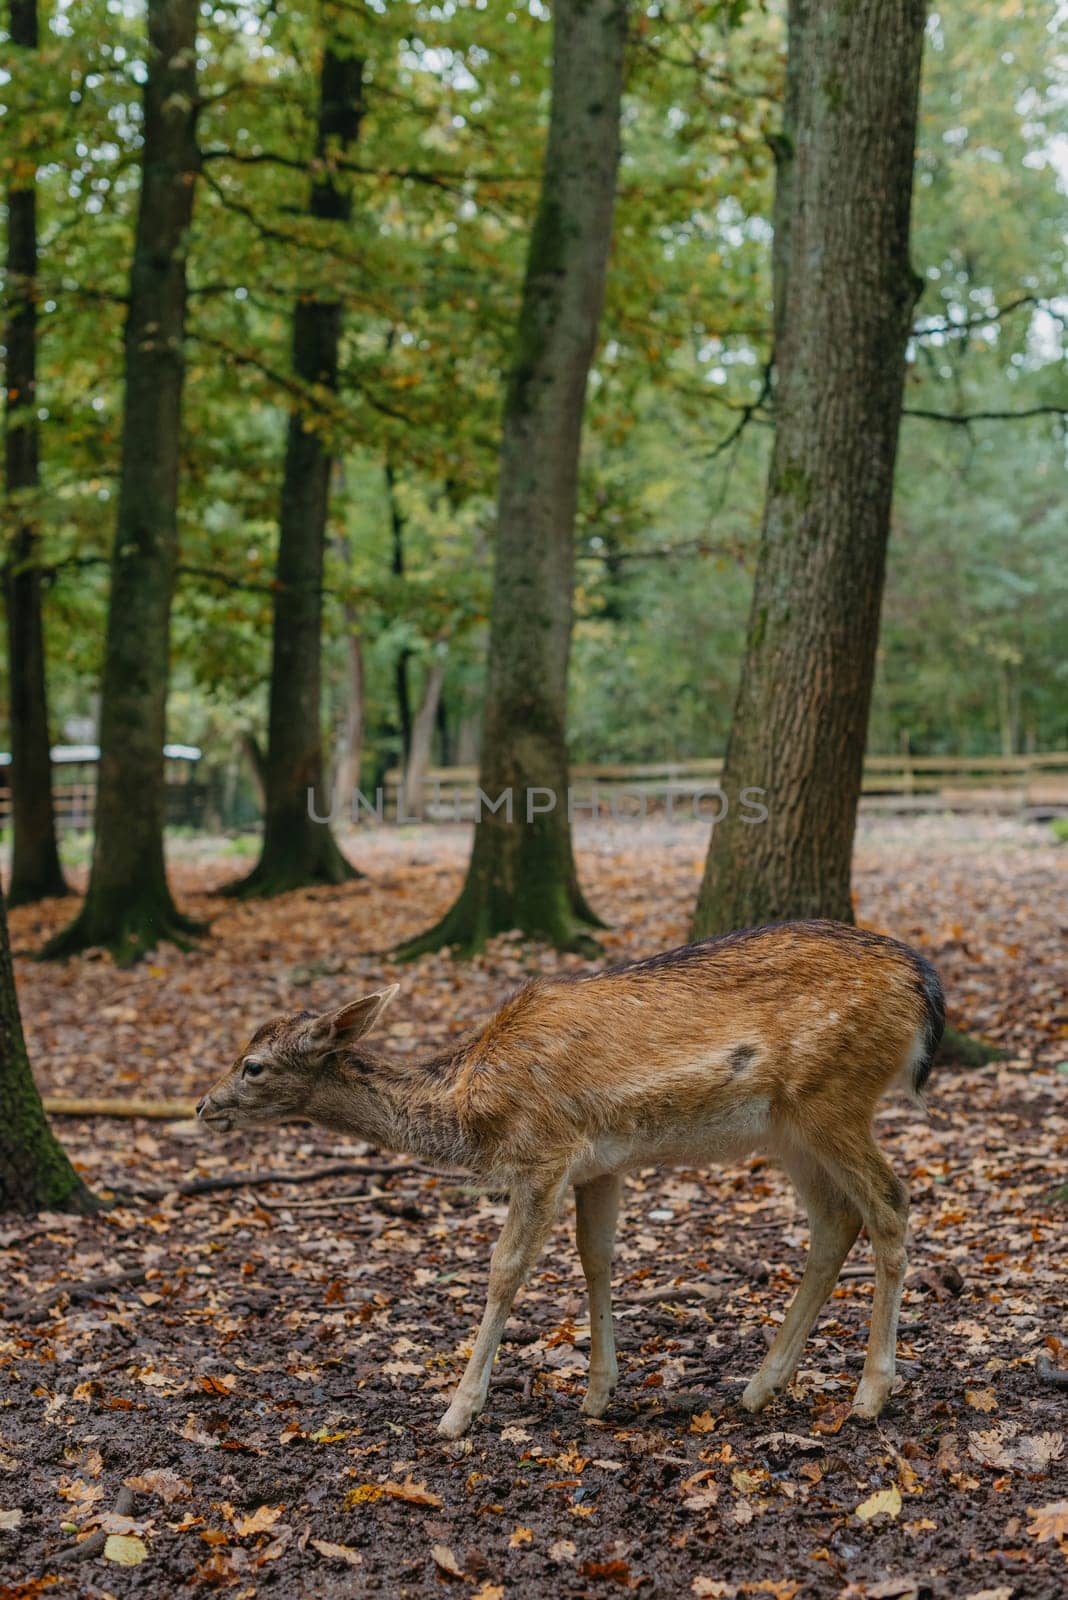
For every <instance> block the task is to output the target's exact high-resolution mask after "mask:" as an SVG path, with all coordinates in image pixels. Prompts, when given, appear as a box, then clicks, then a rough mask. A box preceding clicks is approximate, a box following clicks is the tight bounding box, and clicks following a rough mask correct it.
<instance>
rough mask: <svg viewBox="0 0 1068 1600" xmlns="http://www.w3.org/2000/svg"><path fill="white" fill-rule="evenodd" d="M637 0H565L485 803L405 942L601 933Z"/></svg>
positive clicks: (516, 421)
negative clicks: (625, 175) (575, 694)
mask: <svg viewBox="0 0 1068 1600" xmlns="http://www.w3.org/2000/svg"><path fill="white" fill-rule="evenodd" d="M626 20H627V17H626V4H625V0H558V4H557V5H556V8H555V24H554V36H553V70H552V110H551V113H550V119H549V141H548V148H547V150H546V154H545V167H544V173H543V177H542V188H541V196H540V199H539V203H538V212H537V216H536V218H535V222H534V228H533V232H532V235H531V240H530V247H529V253H528V256H527V265H526V276H525V281H524V285H523V299H522V305H521V308H520V313H519V327H518V333H517V338H516V345H515V350H514V354H513V359H512V368H511V373H510V378H509V383H508V390H507V395H506V399H505V405H504V419H503V434H502V440H501V464H500V484H499V490H498V505H497V548H496V561H495V566H494V582H493V602H492V606H491V613H490V647H489V681H488V685H487V692H486V701H485V706H484V709H483V722H482V730H483V731H482V750H481V771H480V778H479V784H480V788H481V789H482V791H483V792H484V793H485V795H486V796H487V797H488V801H489V804H493V803H494V802H496V801H497V800H498V799H499V797H500V796H502V795H504V794H506V793H510V795H511V801H512V815H511V817H510V818H509V816H508V814H507V811H506V808H505V806H504V805H502V806H501V808H500V809H499V810H497V811H490V810H488V809H486V808H483V811H482V815H481V819H480V820H479V821H478V824H477V826H476V829H475V842H474V848H473V851H472V855H471V862H470V866H469V868H468V873H467V881H466V883H465V885H464V888H463V890H462V892H461V894H460V898H459V899H458V900H457V902H456V904H455V905H454V906H453V907H452V909H451V910H450V911H449V912H448V913H447V914H446V916H445V917H444V919H443V920H442V921H441V922H440V923H438V925H437V926H436V927H435V928H432V929H431V930H430V931H429V933H427V934H425V935H423V936H422V937H420V938H417V939H415V940H413V941H412V942H411V943H410V944H409V945H407V946H406V947H404V949H403V951H402V954H404V955H409V956H410V955H417V954H419V953H421V952H422V951H424V950H427V949H436V948H438V947H440V946H442V945H451V946H453V947H456V948H458V949H460V950H463V951H471V950H475V949H477V948H478V947H479V946H481V945H482V944H484V943H485V941H486V939H487V938H489V937H490V936H492V935H493V934H495V933H500V932H504V931H506V930H509V929H519V930H521V931H522V932H523V933H525V934H528V935H530V936H531V937H533V938H539V939H544V940H547V941H548V942H549V943H551V944H554V945H556V946H557V947H558V948H560V949H590V948H596V947H595V946H594V943H593V940H592V939H591V938H590V937H589V929H590V928H592V927H595V926H598V923H597V919H596V918H595V917H594V915H593V913H592V912H591V911H590V908H589V907H588V905H587V904H586V902H585V900H584V898H583V896H582V892H581V890H580V888H579V885H578V876H577V873H576V870H575V862H574V856H573V853H572V847H571V826H570V819H569V816H568V756H567V742H566V735H565V716H566V701H567V665H568V652H569V648H570V642H571V622H572V590H573V585H574V566H575V554H574V521H575V507H576V501H577V495H578V462H579V448H580V443H581V435H582V416H583V409H584V403H585V395H586V383H587V378H588V375H589V368H590V363H591V361H592V359H593V352H594V347H595V344H596V339H597V327H598V322H599V319H600V313H601V305H602V302H603V299H604V281H605V269H606V265H607V260H608V250H609V244H610V241H611V233H612V210H613V205H614V200H615V187H616V169H617V166H618V162H619V117H620V101H621V95H622V84H623V51H624V42H625V37H626Z"/></svg>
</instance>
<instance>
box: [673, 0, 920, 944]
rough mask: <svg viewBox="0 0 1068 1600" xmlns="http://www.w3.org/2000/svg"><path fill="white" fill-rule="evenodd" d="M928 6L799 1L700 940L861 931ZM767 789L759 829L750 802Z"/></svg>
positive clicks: (912, 297) (901, 0) (868, 0)
mask: <svg viewBox="0 0 1068 1600" xmlns="http://www.w3.org/2000/svg"><path fill="white" fill-rule="evenodd" d="M923 29H924V4H923V0H791V3H790V25H789V64H788V89H787V114H788V117H789V119H790V121H789V123H788V125H787V127H786V129H785V133H784V135H783V138H782V140H781V143H780V148H779V151H778V152H777V154H778V167H779V184H780V194H779V205H778V206H777V208H776V220H777V223H778V224H779V227H780V236H781V237H780V257H779V260H778V261H777V262H776V272H775V279H776V291H777V294H778V296H779V305H778V307H777V314H776V366H777V383H776V391H775V409H776V430H775V446H774V451H773V454H772V462H771V469H770V474H769V480H768V488H767V498H766V502H765V511H764V528H763V537H762V543H761V550H760V557H759V562H758V567H757V575H756V582H755V588H754V594H753V605H752V611H751V614H750V619H749V637H748V644H747V650H746V658H745V663H744V666H743V669H742V679H741V685H740V688H739V691H738V698H737V702H736V705H735V711H734V721H733V726H732V728H731V735H730V742H729V745H728V749H727V758H726V762H725V765H724V773H723V779H722V782H723V788H724V790H725V793H726V796H727V801H728V805H729V811H728V814H727V817H726V819H725V820H724V821H723V822H722V823H721V824H720V825H719V826H718V827H716V828H715V830H714V833H713V837H712V841H711V844H710V846H709V852H708V861H707V864H706V868H705V875H704V881H703V883H702V886H701V892H700V897H699V900H698V905H697V911H696V914H695V918H694V934H695V936H703V935H705V934H710V933H719V932H722V931H724V930H727V929H731V928H736V927H743V926H747V925H751V924H755V923H761V922H767V921H771V920H774V919H776V918H784V917H805V916H827V917H837V918H841V919H842V920H844V921H850V920H851V919H852V915H853V912H852V901H851V895H850V863H851V857H852V851H853V834H854V828H855V823H856V813H857V802H858V798H859V794H860V781H861V770H862V764H863V758H864V746H865V739H866V732H867V724H868V712H869V707H870V703H871V689H872V678H873V674H874V667H875V651H876V643H877V639H878V631H879V611H880V605H881V600H882V589H883V573H884V568H885V561H886V545H887V537H888V534H889V527H890V503H891V494H892V488H893V475H894V457H895V454H896V449H897V436H898V426H899V422H900V417H901V397H902V387H903V382H904V354H905V343H906V339H907V336H908V330H909V326H910V323H911V318H912V311H913V307H914V305H915V301H916V296H917V292H918V289H919V287H920V285H919V282H918V280H917V279H916V277H915V275H914V273H913V272H912V269H911V267H910V264H909V254H908V244H909V210H910V199H911V193H912V168H913V147H914V143H915V133H916V108H917V96H918V89H919V76H920V56H921V51H922V45H923ZM747 788H753V789H759V790H763V791H764V792H763V795H761V796H759V797H754V798H759V799H761V800H762V801H763V804H764V805H765V806H766V807H767V810H768V818H767V820H766V821H765V822H761V823H756V822H752V821H747V820H746V818H747V817H748V816H751V815H752V814H753V813H752V811H751V809H749V808H746V807H743V806H742V804H741V803H740V802H741V797H742V791H743V790H745V789H747Z"/></svg>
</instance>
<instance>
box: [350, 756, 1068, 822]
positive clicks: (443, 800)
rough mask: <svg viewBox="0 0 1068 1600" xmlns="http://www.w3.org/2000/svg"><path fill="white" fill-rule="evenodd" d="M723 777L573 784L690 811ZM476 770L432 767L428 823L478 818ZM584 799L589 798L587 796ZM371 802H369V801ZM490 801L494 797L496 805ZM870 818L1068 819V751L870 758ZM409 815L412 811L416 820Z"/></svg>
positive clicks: (612, 800) (714, 764)
mask: <svg viewBox="0 0 1068 1600" xmlns="http://www.w3.org/2000/svg"><path fill="white" fill-rule="evenodd" d="M722 771H723V762H722V759H720V758H713V759H708V760H702V761H653V762H605V763H592V764H591V763H581V764H578V765H576V766H573V767H572V768H571V784H572V787H573V789H575V790H576V791H577V792H578V793H577V799H578V800H579V801H580V802H586V807H585V808H584V810H583V814H588V798H589V789H590V787H591V786H592V787H593V788H595V789H596V791H597V794H598V796H599V798H600V800H601V801H602V802H603V806H604V809H605V810H610V809H612V807H613V805H615V807H616V808H617V809H618V810H620V811H621V812H622V811H623V810H624V809H625V807H624V805H623V797H624V796H625V795H626V796H632V797H633V805H632V807H631V809H638V808H639V806H640V805H641V804H646V805H650V806H666V805H667V804H668V802H669V800H670V801H672V802H673V803H682V804H687V803H689V804H692V803H693V801H694V799H695V798H697V797H699V796H700V794H701V792H702V791H703V790H708V789H713V788H714V787H715V785H716V784H717V783H718V781H719V779H720V776H721V775H722ZM401 777H402V774H401V771H400V769H399V768H396V767H395V768H393V769H391V770H390V771H389V772H387V774H386V779H385V786H384V795H383V798H384V810H385V814H386V816H388V817H392V818H400V820H414V819H413V818H412V817H411V816H410V815H405V816H402V815H401V813H400V812H399V811H398V807H399V806H400V804H401V793H400V791H401ZM477 785H478V768H477V767H471V766H465V767H431V768H430V769H429V770H428V772H427V775H426V787H425V789H424V797H425V798H424V805H423V812H424V815H425V816H426V817H427V818H428V819H430V820H433V819H435V818H453V817H456V816H459V817H461V818H465V819H467V818H470V817H471V816H472V815H473V813H474V805H475V791H476V787H477ZM584 790H585V791H586V792H585V793H583V792H582V791H584ZM368 798H370V797H368ZM491 798H492V797H491ZM861 806H862V809H864V810H886V811H895V810H897V811H919V810H928V811H939V810H950V811H970V810H973V811H995V812H1006V813H1014V812H1019V811H1025V812H1026V811H1032V810H1043V811H1044V810H1049V811H1050V812H1051V813H1052V812H1068V750H1055V751H1043V752H1040V753H1036V754H1034V755H1024V756H906V755H897V756H869V757H868V758H867V760H866V761H865V763H864V775H863V779H862V783H861ZM410 810H411V808H409V812H410Z"/></svg>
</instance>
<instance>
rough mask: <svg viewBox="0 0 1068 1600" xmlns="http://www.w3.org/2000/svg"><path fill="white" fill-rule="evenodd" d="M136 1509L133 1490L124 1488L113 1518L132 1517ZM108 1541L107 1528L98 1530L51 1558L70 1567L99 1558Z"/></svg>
mask: <svg viewBox="0 0 1068 1600" xmlns="http://www.w3.org/2000/svg"><path fill="white" fill-rule="evenodd" d="M133 1509H134V1493H133V1490H132V1489H126V1488H122V1489H120V1490H119V1493H118V1498H117V1499H116V1501H115V1504H114V1505H113V1506H112V1508H111V1515H112V1516H113V1517H132V1516H133ZM107 1540H108V1530H107V1527H106V1526H105V1527H103V1528H98V1529H97V1531H96V1532H95V1533H91V1534H90V1535H89V1537H88V1539H79V1540H76V1541H75V1543H74V1544H65V1545H62V1546H61V1547H60V1549H58V1550H57V1551H56V1553H55V1555H53V1556H52V1557H51V1560H53V1561H62V1562H65V1563H66V1564H67V1565H68V1566H70V1565H73V1563H74V1562H75V1561H89V1560H91V1559H92V1557H93V1556H98V1555H99V1554H100V1553H101V1551H102V1550H103V1548H104V1546H105V1544H107Z"/></svg>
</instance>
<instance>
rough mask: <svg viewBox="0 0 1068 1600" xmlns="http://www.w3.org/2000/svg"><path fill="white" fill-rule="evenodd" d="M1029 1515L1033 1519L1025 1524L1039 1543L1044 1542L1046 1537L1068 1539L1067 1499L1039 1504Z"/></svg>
mask: <svg viewBox="0 0 1068 1600" xmlns="http://www.w3.org/2000/svg"><path fill="white" fill-rule="evenodd" d="M1031 1516H1032V1518H1033V1521H1031V1522H1029V1523H1028V1524H1027V1531H1028V1533H1029V1534H1030V1535H1031V1537H1032V1539H1037V1540H1038V1542H1039V1544H1045V1542H1046V1540H1047V1539H1068V1500H1054V1501H1052V1502H1051V1504H1050V1505H1048V1506H1039V1508H1038V1510H1037V1511H1032V1513H1031Z"/></svg>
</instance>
